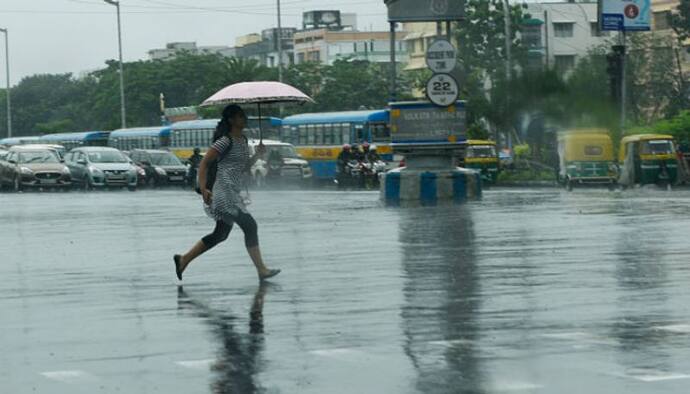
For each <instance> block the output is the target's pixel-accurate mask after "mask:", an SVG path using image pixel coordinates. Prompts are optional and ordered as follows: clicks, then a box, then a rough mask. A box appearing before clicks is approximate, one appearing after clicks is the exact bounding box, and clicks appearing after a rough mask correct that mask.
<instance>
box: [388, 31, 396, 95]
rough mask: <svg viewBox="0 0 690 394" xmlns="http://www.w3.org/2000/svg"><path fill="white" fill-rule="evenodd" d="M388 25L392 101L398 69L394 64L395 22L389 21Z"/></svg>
mask: <svg viewBox="0 0 690 394" xmlns="http://www.w3.org/2000/svg"><path fill="white" fill-rule="evenodd" d="M390 25H391V33H390V34H391V60H390V61H391V76H390V77H391V81H390V83H391V92H390V96H391V102H394V101H395V96H396V90H397V86H396V79H397V75H398V71H397V69H396V65H395V22H390Z"/></svg>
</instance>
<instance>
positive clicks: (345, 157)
mask: <svg viewBox="0 0 690 394" xmlns="http://www.w3.org/2000/svg"><path fill="white" fill-rule="evenodd" d="M351 160H354V154H353V152H352V146H350V144H345V145H343V150H342V151H341V152H340V154H339V155H338V172H339V173H341V174H342V173H344V172H345V167H346V166H347V163H349V162H350V161H351Z"/></svg>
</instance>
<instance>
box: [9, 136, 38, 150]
mask: <svg viewBox="0 0 690 394" xmlns="http://www.w3.org/2000/svg"><path fill="white" fill-rule="evenodd" d="M40 138H41V137H11V138H3V139H1V140H0V146H6V147H8V148H9V147H10V146H15V145H27V144H36V143H38V140H39V139H40Z"/></svg>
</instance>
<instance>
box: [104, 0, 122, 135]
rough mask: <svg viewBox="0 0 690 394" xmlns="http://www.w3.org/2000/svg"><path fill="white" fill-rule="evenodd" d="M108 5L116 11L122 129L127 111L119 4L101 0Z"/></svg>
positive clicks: (112, 0) (110, 0)
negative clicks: (112, 6)
mask: <svg viewBox="0 0 690 394" xmlns="http://www.w3.org/2000/svg"><path fill="white" fill-rule="evenodd" d="M103 1H105V2H106V3H108V4H110V5H114V6H115V8H116V9H117V44H118V50H119V53H120V111H121V114H120V116H121V118H122V122H121V124H122V128H123V129H126V128H127V111H126V109H125V71H124V63H123V61H122V22H121V19H120V2H119V1H115V0H103Z"/></svg>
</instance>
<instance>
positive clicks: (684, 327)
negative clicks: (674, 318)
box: [654, 324, 690, 334]
mask: <svg viewBox="0 0 690 394" xmlns="http://www.w3.org/2000/svg"><path fill="white" fill-rule="evenodd" d="M654 329H655V330H661V331H668V332H672V333H675V334H690V324H671V325H669V326H658V327H654Z"/></svg>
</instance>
